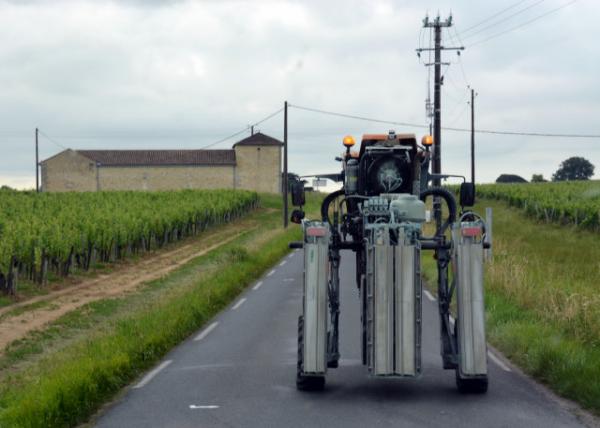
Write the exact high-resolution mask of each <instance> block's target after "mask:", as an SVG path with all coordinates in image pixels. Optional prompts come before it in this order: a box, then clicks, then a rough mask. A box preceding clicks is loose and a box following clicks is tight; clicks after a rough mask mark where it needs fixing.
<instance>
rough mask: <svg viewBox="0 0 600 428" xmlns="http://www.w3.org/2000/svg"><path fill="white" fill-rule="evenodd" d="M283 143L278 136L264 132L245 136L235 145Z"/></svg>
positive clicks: (278, 144)
mask: <svg viewBox="0 0 600 428" xmlns="http://www.w3.org/2000/svg"><path fill="white" fill-rule="evenodd" d="M281 145H283V143H282V142H281V141H279V140H278V139H276V138H273V137H269V136H268V135H265V134H263V133H262V132H257V133H256V134H254V135H251V136H249V137H248V138H244V139H243V140H240V141H238V142H237V143H235V144H234V145H233V147H235V146H281Z"/></svg>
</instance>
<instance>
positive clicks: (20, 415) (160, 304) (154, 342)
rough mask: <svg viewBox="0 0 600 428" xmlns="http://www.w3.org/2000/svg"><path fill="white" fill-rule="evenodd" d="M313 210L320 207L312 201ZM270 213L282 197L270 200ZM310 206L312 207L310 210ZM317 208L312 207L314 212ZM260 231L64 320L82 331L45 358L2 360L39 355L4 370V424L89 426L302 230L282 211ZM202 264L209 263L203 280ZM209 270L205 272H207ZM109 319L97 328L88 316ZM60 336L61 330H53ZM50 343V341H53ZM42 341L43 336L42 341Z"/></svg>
mask: <svg viewBox="0 0 600 428" xmlns="http://www.w3.org/2000/svg"><path fill="white" fill-rule="evenodd" d="M314 199H315V201H313V207H314V206H315V205H316V204H317V203H318V200H317V199H318V196H317V197H315V198H314ZM263 205H264V206H266V207H267V208H269V207H270V208H274V207H277V206H278V203H277V200H276V199H274V198H268V197H265V198H264V199H263ZM309 208H311V206H310V205H309ZM309 211H312V210H309ZM260 217H261V218H260V220H261V221H262V226H261V227H260V228H259V229H258V230H256V231H255V232H253V233H249V234H248V235H247V236H245V237H244V238H242V239H241V240H239V241H234V242H232V243H230V244H227V245H225V246H223V247H221V248H220V249H218V250H217V251H215V252H213V253H210V254H208V255H206V256H203V257H200V258H199V259H198V260H194V261H191V262H190V263H188V264H186V265H185V266H183V267H182V268H181V269H178V270H177V271H175V272H173V273H172V274H170V275H168V276H167V277H165V278H163V279H161V280H157V281H154V282H152V283H150V284H148V286H147V287H146V289H145V291H144V292H143V293H142V296H143V298H140V296H131V297H126V298H123V299H110V300H106V301H99V302H95V303H94V304H91V305H88V306H86V308H84V309H82V310H81V311H79V312H78V313H75V314H70V315H69V317H70V318H64V317H63V319H61V320H59V322H58V323H59V324H60V323H65V322H66V323H67V324H68V326H69V329H71V330H74V329H77V328H81V329H83V331H84V333H85V334H82V335H79V336H78V337H77V339H75V340H73V341H71V342H69V343H68V344H67V345H66V346H64V347H62V348H60V349H56V350H53V351H52V352H49V353H44V352H43V350H40V349H33V348H35V347H33V348H32V345H31V343H29V344H24V345H23V346H22V347H19V346H17V347H16V348H15V349H13V350H12V353H11V352H9V353H8V354H7V355H6V357H5V358H7V359H9V360H6V361H10V360H12V361H13V362H16V359H17V358H16V356H17V355H18V354H19V352H21V356H23V355H25V356H26V357H27V356H32V355H34V354H36V353H37V352H38V351H41V352H42V355H41V356H39V357H38V358H33V361H32V362H31V363H30V364H25V365H23V366H22V367H20V368H19V369H15V370H11V369H10V368H6V369H5V373H4V374H3V377H2V386H1V387H0V426H2V427H5V426H7V427H13V426H15V427H65V426H75V425H77V424H79V423H82V422H84V421H85V420H87V418H89V416H90V415H92V414H93V413H94V412H95V411H96V410H97V409H98V408H99V407H100V406H101V405H102V404H103V403H105V402H106V401H108V400H109V399H111V398H112V397H113V396H114V395H115V394H116V393H117V392H118V391H119V390H120V389H121V388H123V387H124V386H126V385H127V384H129V383H130V382H131V381H133V380H134V379H135V378H136V377H137V376H139V375H140V374H141V373H142V372H143V371H145V370H146V369H148V368H149V367H151V366H152V365H153V364H154V363H155V362H156V361H157V360H158V359H160V358H161V357H162V356H163V355H165V353H166V352H168V351H169V350H170V349H171V348H172V347H174V346H175V345H177V344H178V343H180V342H181V341H182V340H184V339H185V338H186V337H188V336H189V335H190V334H191V333H193V332H194V331H196V330H197V329H198V328H200V327H201V326H202V325H203V324H204V323H205V322H206V321H207V320H209V319H210V318H211V317H213V316H214V315H215V314H216V313H217V312H219V311H220V310H221V309H223V308H224V307H225V306H226V305H227V304H228V303H229V302H230V301H231V300H232V299H233V298H235V296H237V295H238V294H239V293H240V292H241V291H242V290H243V289H244V288H245V286H247V285H248V284H249V283H250V282H252V281H253V280H254V279H256V278H257V277H259V276H260V275H261V274H262V273H263V272H264V271H265V270H267V269H268V268H270V267H271V266H272V265H273V264H274V263H275V262H276V261H277V260H278V259H280V258H281V257H282V256H283V255H284V254H285V253H286V252H288V247H287V244H288V242H289V241H290V240H294V239H299V238H300V236H301V231H300V229H299V228H298V227H290V229H288V230H286V231H284V230H283V229H281V228H278V227H277V225H278V224H279V222H280V221H281V220H280V218H281V214H280V211H273V210H271V211H269V212H268V213H263V214H261V216H260ZM200 266H205V267H206V266H212V269H209V270H208V271H206V270H204V274H203V275H200V274H199V270H200ZM207 272H208V273H207ZM89 311H91V312H92V314H93V316H94V317H97V318H98V319H102V320H104V321H105V322H102V323H100V324H99V325H98V326H97V328H95V326H94V324H93V323H89V322H88V323H87V325H86V322H85V320H84V318H85V317H86V316H89ZM56 334H57V335H60V333H56ZM50 336H51V337H50V338H46V339H48V340H50V341H51V339H52V334H50ZM42 339H44V338H42Z"/></svg>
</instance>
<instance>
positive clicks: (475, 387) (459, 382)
mask: <svg viewBox="0 0 600 428" xmlns="http://www.w3.org/2000/svg"><path fill="white" fill-rule="evenodd" d="M456 387H457V388H458V392H460V393H461V394H485V393H486V392H487V390H488V378H487V376H485V377H479V378H474V379H463V378H461V377H460V373H459V369H458V368H457V369H456Z"/></svg>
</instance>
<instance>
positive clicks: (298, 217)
mask: <svg viewBox="0 0 600 428" xmlns="http://www.w3.org/2000/svg"><path fill="white" fill-rule="evenodd" d="M303 219H304V211H302V210H294V211H292V217H291V218H290V221H291V222H292V223H296V224H301V223H302V220H303Z"/></svg>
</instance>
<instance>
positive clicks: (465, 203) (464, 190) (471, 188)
mask: <svg viewBox="0 0 600 428" xmlns="http://www.w3.org/2000/svg"><path fill="white" fill-rule="evenodd" d="M460 205H461V206H462V207H472V206H473V205H475V183H463V184H461V185H460Z"/></svg>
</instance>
